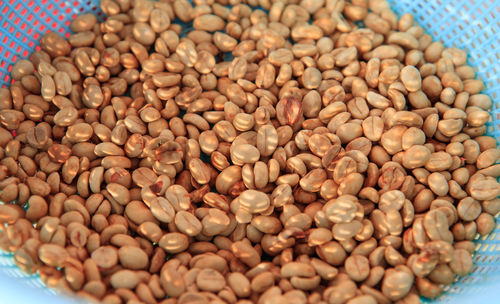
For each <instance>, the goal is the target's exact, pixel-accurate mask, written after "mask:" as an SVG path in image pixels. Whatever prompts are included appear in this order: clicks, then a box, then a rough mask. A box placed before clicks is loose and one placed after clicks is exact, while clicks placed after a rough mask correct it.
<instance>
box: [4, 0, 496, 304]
mask: <svg viewBox="0 0 500 304" xmlns="http://www.w3.org/2000/svg"><path fill="white" fill-rule="evenodd" d="M194 3H195V5H194V6H193V5H191V4H190V3H189V2H188V1H186V0H165V1H158V2H153V1H148V0H102V1H101V8H102V10H103V11H104V13H105V14H106V15H107V16H108V17H107V19H106V20H105V21H104V22H98V20H97V19H96V17H95V16H94V15H92V14H83V15H79V16H78V17H76V19H74V20H73V21H72V22H71V25H70V28H71V30H72V31H73V34H71V35H70V36H69V37H68V39H67V40H66V39H65V38H63V37H61V36H60V35H59V34H57V33H55V32H49V33H47V34H46V35H45V36H43V37H42V38H41V41H40V44H41V49H40V50H38V51H35V52H34V53H33V54H32V55H31V57H30V58H29V59H28V60H19V61H17V62H16V63H15V64H14V66H13V68H12V78H13V79H14V80H15V82H14V83H13V84H12V85H11V87H10V88H8V89H7V88H2V89H0V124H1V127H0V146H1V149H0V156H1V161H0V189H1V193H0V199H1V201H3V202H5V204H2V205H0V223H2V226H3V228H2V229H1V232H0V247H1V248H2V249H3V250H7V251H11V252H13V253H14V259H15V262H16V264H17V265H19V267H20V268H21V269H22V270H24V271H26V272H28V273H39V274H40V277H41V279H42V280H43V281H44V282H45V283H46V284H47V285H48V286H49V287H53V288H57V289H60V290H63V291H68V292H72V293H76V294H77V295H78V296H80V297H84V298H86V299H87V300H98V301H102V302H103V303H130V304H132V303H148V304H149V303H163V304H175V303H178V304H187V303H239V304H246V303H262V304H266V303H272V304H276V303H329V304H337V303H349V304H375V303H400V304H413V303H419V302H420V295H422V296H425V297H428V298H436V297H438V296H439V295H440V294H441V293H442V291H443V286H445V285H448V284H450V283H452V281H453V280H454V278H455V275H466V274H467V273H469V272H470V271H471V270H472V268H473V260H472V254H473V252H474V247H475V246H474V243H473V242H472V240H474V239H475V238H476V237H477V234H479V235H481V236H485V235H487V234H488V233H490V232H491V231H492V230H493V229H494V226H495V218H494V216H495V215H496V214H497V213H498V212H499V211H500V200H499V199H498V198H497V196H498V195H499V194H500V185H499V184H498V183H497V181H496V177H498V176H499V175H500V165H499V164H496V162H497V160H498V159H499V158H500V150H497V149H496V142H495V139H494V138H491V137H488V136H485V135H484V134H485V133H486V131H487V126H486V125H485V123H486V122H487V121H488V120H489V119H490V115H489V114H488V110H489V109H490V108H491V106H492V101H491V99H490V98H489V97H488V96H487V95H484V94H481V93H480V91H481V90H482V89H483V88H484V86H483V82H482V81H481V80H477V79H475V78H474V77H475V72H474V70H473V69H472V68H471V67H470V66H468V65H467V63H466V58H467V56H466V53H465V52H464V51H462V50H459V49H456V48H445V47H444V46H443V44H442V43H441V42H433V41H432V38H431V36H429V35H428V34H425V33H424V30H423V28H422V27H420V26H418V25H417V24H416V23H415V21H414V18H413V16H412V15H411V14H405V15H403V16H401V19H398V17H397V15H396V14H395V13H394V12H393V11H391V9H390V7H389V5H388V3H387V1H386V0H350V1H344V0H326V1H325V0H301V1H299V0H278V1H268V0H244V1H239V0H217V1H213V0H195V1H194ZM257 6H260V7H262V8H264V9H265V10H267V12H265V11H263V10H257V9H253V8H255V7H257ZM174 21H175V22H174ZM178 21H182V22H184V23H188V26H190V25H192V27H193V28H194V30H191V31H189V32H188V33H187V34H186V35H185V36H184V35H181V31H182V26H181V25H180V24H179V22H178ZM360 21H362V22H363V23H362V24H364V25H363V27H360V26H359V25H358V24H361V23H359V22H360ZM229 55H231V56H232V58H233V59H230V60H228V59H227V58H230V56H229Z"/></svg>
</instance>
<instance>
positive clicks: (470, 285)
mask: <svg viewBox="0 0 500 304" xmlns="http://www.w3.org/2000/svg"><path fill="white" fill-rule="evenodd" d="M388 1H389V3H390V4H391V6H392V8H393V10H395V11H396V13H398V14H400V15H401V14H404V13H412V14H413V15H414V16H415V18H416V20H417V21H418V23H419V24H420V25H421V26H422V27H423V28H424V29H425V30H426V31H427V32H428V33H429V34H431V35H432V36H433V38H434V39H436V40H442V41H443V42H444V43H445V45H446V46H457V47H459V48H462V49H465V50H466V51H467V52H468V54H469V63H470V64H471V65H472V66H473V67H474V68H475V70H476V72H477V75H478V76H479V77H480V78H481V79H482V80H483V81H484V83H485V85H486V90H485V91H484V93H486V94H488V95H490V96H491V97H492V99H493V100H494V105H493V109H492V115H491V117H492V121H491V122H490V123H489V124H488V126H489V128H488V134H489V135H491V136H494V137H495V138H496V139H497V142H499V141H500V128H499V124H500V96H499V94H500V78H499V72H500V39H499V37H500V6H499V4H498V0H482V1H479V0H388ZM98 7H99V1H98V0H92V1H88V0H84V1H77V0H71V1H64V0H37V1H34V0H0V87H5V86H8V84H9V83H10V76H9V72H10V70H11V68H12V63H13V62H15V61H16V60H17V59H18V58H26V57H28V56H29V54H30V52H31V51H32V50H34V49H36V48H37V47H38V42H37V41H38V40H39V39H40V37H41V35H42V34H43V33H45V32H47V31H49V30H52V31H57V32H59V33H61V34H65V35H68V31H69V30H68V25H69V20H71V19H72V18H74V16H75V15H76V14H78V13H82V12H93V13H95V14H96V15H97V16H98V17H102V16H101V14H102V13H101V12H100V9H99V8H98ZM99 19H101V18H99ZM476 245H477V246H476V248H477V252H476V254H475V256H474V264H475V265H474V270H473V273H472V274H470V275H468V276H466V277H462V278H460V279H458V280H457V281H456V282H455V283H454V284H453V285H451V286H449V287H446V288H445V290H446V292H445V293H444V294H443V295H442V296H441V297H440V298H438V299H436V300H434V301H428V300H426V299H423V300H424V301H425V302H427V303H478V302H484V303H498V302H500V300H499V299H498V296H499V295H500V225H498V224H497V227H496V229H495V231H494V232H493V233H491V234H490V235H489V236H487V237H484V238H478V239H477V240H476ZM26 288H28V289H30V290H27V291H25V292H21V290H25V289H26ZM41 291H43V292H41ZM0 292H1V294H2V303H31V302H35V301H37V302H48V301H51V302H52V303H62V302H64V303H68V301H69V300H67V299H64V301H56V300H57V299H55V298H54V297H53V294H54V292H53V291H51V290H49V289H47V288H45V287H44V285H43V284H42V282H41V281H40V279H39V278H38V277H37V276H28V275H25V274H24V273H22V272H21V271H20V270H19V269H17V267H16V266H15V264H14V262H13V260H12V255H11V254H7V253H5V252H2V251H0ZM45 297H48V298H45Z"/></svg>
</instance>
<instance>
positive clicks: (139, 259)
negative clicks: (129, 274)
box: [118, 246, 149, 270]
mask: <svg viewBox="0 0 500 304" xmlns="http://www.w3.org/2000/svg"><path fill="white" fill-rule="evenodd" d="M118 259H119V260H120V264H122V266H123V267H125V268H128V269H134V270H136V269H144V268H146V267H147V266H148V263H149V258H148V256H147V254H146V253H145V252H144V251H143V250H142V249H140V248H138V247H135V246H123V247H121V248H120V249H118Z"/></svg>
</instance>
